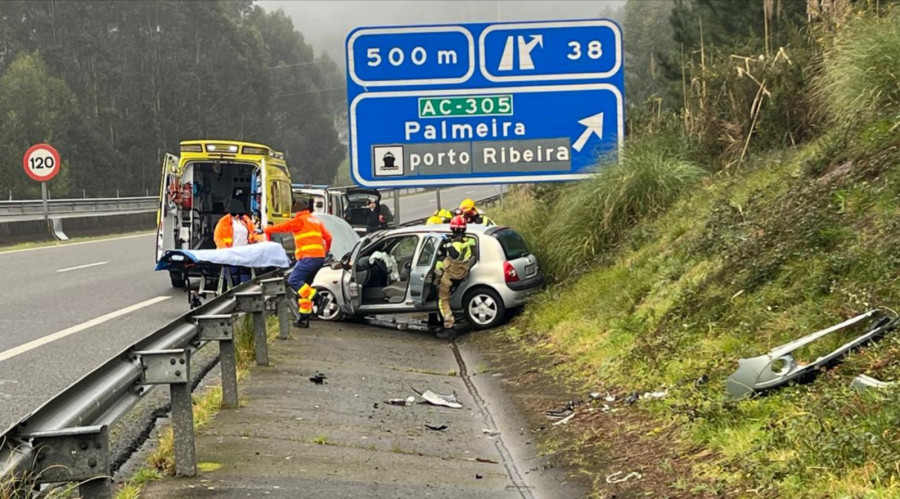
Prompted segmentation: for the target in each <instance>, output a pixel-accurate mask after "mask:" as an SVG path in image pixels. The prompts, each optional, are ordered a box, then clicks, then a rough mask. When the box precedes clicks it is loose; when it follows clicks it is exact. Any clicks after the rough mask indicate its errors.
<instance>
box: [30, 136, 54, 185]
mask: <svg viewBox="0 0 900 499" xmlns="http://www.w3.org/2000/svg"><path fill="white" fill-rule="evenodd" d="M22 167H23V168H25V173H27V174H28V176H29V177H31V178H32V179H34V180H37V181H38V182H46V181H48V180H50V179H52V178H53V177H55V176H56V174H57V173H59V167H60V160H59V153H58V152H57V151H56V149H55V148H54V147H53V146H51V145H49V144H35V145H33V146H31V147H29V148H28V150H27V151H25V156H24V157H23V158H22Z"/></svg>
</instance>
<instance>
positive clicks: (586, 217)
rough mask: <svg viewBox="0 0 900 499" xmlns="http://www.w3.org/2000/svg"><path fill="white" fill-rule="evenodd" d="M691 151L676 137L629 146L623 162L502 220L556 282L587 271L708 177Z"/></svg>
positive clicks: (516, 204) (510, 210)
mask: <svg viewBox="0 0 900 499" xmlns="http://www.w3.org/2000/svg"><path fill="white" fill-rule="evenodd" d="M685 150H686V148H685V147H684V144H683V142H682V140H681V139H680V138H676V137H675V136H672V135H657V136H647V137H642V138H640V139H637V140H634V141H631V142H629V143H628V145H627V146H626V147H625V151H624V153H623V156H622V160H621V161H620V162H619V163H617V164H614V165H610V166H607V167H603V168H602V169H601V170H600V172H599V173H598V174H597V175H596V176H594V177H593V178H591V179H589V180H585V181H583V182H578V183H574V184H570V185H567V186H565V187H563V188H562V189H561V190H560V192H559V193H558V195H557V196H555V197H554V200H553V201H552V202H550V203H548V202H544V201H541V202H533V201H526V200H523V199H516V200H510V201H513V204H510V203H509V202H508V203H507V204H506V206H505V207H504V208H503V209H501V210H500V211H499V212H498V214H497V217H496V218H497V219H498V220H500V221H501V222H502V223H504V224H508V225H511V226H513V227H515V228H516V229H517V230H519V231H521V232H522V234H523V235H525V237H526V238H527V239H528V240H529V242H530V243H531V245H532V247H534V248H535V249H537V251H536V253H537V256H538V258H539V259H540V261H541V265H542V266H543V268H544V270H545V271H546V272H547V274H548V275H549V277H550V278H551V279H552V280H559V279H561V278H562V277H563V276H569V275H571V274H572V273H578V272H582V271H584V270H585V269H586V268H587V267H588V266H589V265H586V263H589V262H590V261H592V260H593V259H594V258H595V256H596V255H597V254H598V253H600V252H601V251H603V250H604V249H606V248H609V247H611V246H612V245H614V244H615V243H616V242H617V241H618V240H619V238H620V237H621V235H622V234H623V233H624V232H625V231H626V230H627V229H629V228H631V227H633V226H634V225H635V224H636V223H637V222H638V221H640V220H641V219H643V218H647V217H650V216H653V215H655V214H657V213H659V212H661V211H662V210H664V209H665V208H667V207H668V206H670V205H671V204H672V203H673V202H674V201H675V200H676V199H677V198H678V197H679V196H680V195H681V193H683V192H684V191H685V190H686V189H687V188H689V187H691V186H692V185H695V184H696V183H697V182H698V181H699V180H700V179H701V178H702V177H703V176H704V175H705V173H706V172H705V171H704V170H703V169H702V168H700V167H699V166H697V165H696V164H694V163H692V162H690V161H688V160H687V159H686V156H685V154H684V151H685Z"/></svg>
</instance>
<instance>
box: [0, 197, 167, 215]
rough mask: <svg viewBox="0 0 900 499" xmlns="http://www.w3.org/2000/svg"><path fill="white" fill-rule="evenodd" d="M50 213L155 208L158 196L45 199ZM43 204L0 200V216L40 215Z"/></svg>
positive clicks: (30, 201) (38, 201) (34, 201)
mask: <svg viewBox="0 0 900 499" xmlns="http://www.w3.org/2000/svg"><path fill="white" fill-rule="evenodd" d="M47 206H48V208H49V211H50V214H51V215H52V214H63V213H91V212H98V211H140V210H147V211H149V210H155V209H156V208H158V207H159V198H157V197H156V196H149V197H132V198H89V199H50V200H48V201H47ZM43 213H44V211H43V205H42V204H41V200H40V199H34V200H32V199H28V200H21V201H0V216H10V215H42V214H43Z"/></svg>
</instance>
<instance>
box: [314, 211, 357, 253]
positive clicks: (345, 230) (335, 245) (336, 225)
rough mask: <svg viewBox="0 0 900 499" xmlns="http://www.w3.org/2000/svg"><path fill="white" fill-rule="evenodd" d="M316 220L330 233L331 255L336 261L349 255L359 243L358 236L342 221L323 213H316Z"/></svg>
mask: <svg viewBox="0 0 900 499" xmlns="http://www.w3.org/2000/svg"><path fill="white" fill-rule="evenodd" d="M316 219H318V220H320V221H321V222H322V224H323V225H325V228H326V229H328V232H330V233H331V254H332V255H334V257H335V258H336V259H340V258H342V257H343V256H344V255H346V254H347V253H349V252H350V251H351V250H352V249H353V246H354V245H356V242H357V241H359V234H357V233H356V231H354V230H353V227H350V224H348V223H347V222H345V221H344V220H342V219H340V218H338V217H336V216H334V215H327V214H324V213H316Z"/></svg>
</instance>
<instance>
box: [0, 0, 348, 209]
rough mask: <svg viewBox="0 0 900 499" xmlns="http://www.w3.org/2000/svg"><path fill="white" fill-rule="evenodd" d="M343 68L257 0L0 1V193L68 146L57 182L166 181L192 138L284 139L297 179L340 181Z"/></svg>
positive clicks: (17, 188)
mask: <svg viewBox="0 0 900 499" xmlns="http://www.w3.org/2000/svg"><path fill="white" fill-rule="evenodd" d="M344 94H345V92H344V82H343V76H342V75H341V74H340V73H339V71H338V68H337V66H336V65H335V63H334V62H333V61H332V60H331V59H329V58H328V57H323V56H319V57H317V56H316V54H315V52H314V50H313V48H312V47H311V46H310V45H309V44H307V43H306V42H305V41H304V38H303V36H302V34H300V33H299V32H297V31H296V30H295V29H294V26H293V23H292V22H291V20H290V19H289V18H288V17H287V16H286V15H285V14H284V13H283V12H281V11H277V12H266V11H264V10H263V9H262V8H260V7H259V6H254V5H253V3H252V1H251V0H209V1H192V2H181V1H150V0H140V1H129V2H121V1H108V0H107V1H100V0H92V1H77V2H73V1H60V0H47V1H3V2H0V197H2V198H5V197H7V196H9V195H10V193H11V194H12V196H13V197H14V198H16V199H25V198H34V197H37V196H39V193H40V186H39V185H38V184H37V183H36V182H34V181H31V180H28V179H27V177H26V176H25V174H24V172H23V171H22V166H21V161H22V159H21V158H22V155H23V153H24V152H25V150H26V149H27V148H28V147H29V146H30V145H31V144H34V143H38V142H48V143H50V144H52V145H54V146H55V147H56V148H57V149H58V150H59V151H60V154H61V156H62V159H63V164H64V167H63V169H62V171H61V173H60V175H59V176H58V177H57V178H56V179H54V180H53V181H52V182H51V183H50V191H51V195H52V196H53V197H56V198H61V197H68V196H74V197H81V196H82V195H86V196H88V197H95V196H114V195H116V194H117V193H118V194H119V195H121V196H129V195H144V194H145V193H148V192H149V193H150V194H151V195H153V194H155V193H156V191H157V190H158V188H159V172H160V165H161V160H162V157H163V155H164V154H165V153H166V152H176V153H177V149H178V142H179V141H180V140H185V139H193V138H220V139H238V140H245V141H251V142H261V143H264V144H268V145H270V146H272V147H274V148H275V149H277V150H280V151H283V152H284V153H285V155H286V158H287V160H288V164H289V165H290V167H291V174H292V177H293V179H294V181H295V182H329V181H330V180H331V179H332V178H333V177H334V174H335V171H336V169H337V167H338V165H339V164H340V163H341V161H342V160H343V159H344V158H345V156H346V150H345V147H344V146H343V145H342V144H341V143H340V142H339V140H338V135H337V131H336V130H335V127H334V117H335V116H336V115H337V114H338V113H342V112H343V109H344V107H345V105H344V102H343V100H344Z"/></svg>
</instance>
